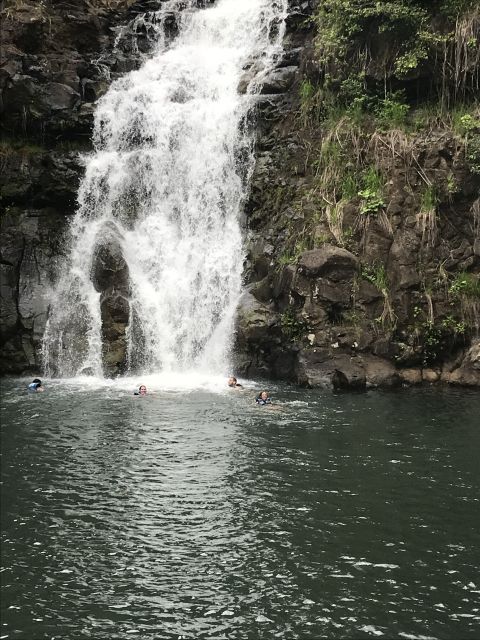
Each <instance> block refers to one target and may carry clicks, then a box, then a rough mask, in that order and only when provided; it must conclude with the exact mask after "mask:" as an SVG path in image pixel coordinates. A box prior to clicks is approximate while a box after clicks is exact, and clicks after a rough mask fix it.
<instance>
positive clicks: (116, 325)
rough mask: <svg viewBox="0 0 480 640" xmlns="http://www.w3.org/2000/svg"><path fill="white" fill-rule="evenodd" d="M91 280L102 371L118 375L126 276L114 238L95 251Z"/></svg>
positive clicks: (123, 357) (126, 311)
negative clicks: (97, 314)
mask: <svg viewBox="0 0 480 640" xmlns="http://www.w3.org/2000/svg"><path fill="white" fill-rule="evenodd" d="M92 282H93V285H94V287H95V289H96V290H97V291H99V292H101V294H102V295H101V296H100V311H101V317H102V343H103V354H102V355H103V365H104V370H105V373H107V374H108V375H118V374H121V373H123V372H124V371H125V370H126V367H127V338H126V330H127V327H128V322H129V318H130V304H129V297H130V278H129V272H128V266H127V263H126V262H125V259H124V257H123V255H122V250H121V248H120V245H119V244H118V243H117V242H115V241H114V240H111V241H109V242H107V243H106V244H104V245H102V246H101V247H99V249H98V251H97V252H96V254H95V258H94V263H93V266H92Z"/></svg>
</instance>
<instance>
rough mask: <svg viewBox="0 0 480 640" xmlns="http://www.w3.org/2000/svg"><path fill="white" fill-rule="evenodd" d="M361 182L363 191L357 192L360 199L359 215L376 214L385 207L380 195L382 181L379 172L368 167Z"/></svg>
mask: <svg viewBox="0 0 480 640" xmlns="http://www.w3.org/2000/svg"><path fill="white" fill-rule="evenodd" d="M362 182H363V185H362V186H363V189H362V190H361V191H359V192H358V195H359V196H360V198H362V203H361V206H360V213H361V214H363V215H368V214H370V213H378V211H380V210H381V209H383V208H384V207H385V201H384V199H383V195H382V189H383V183H384V180H383V178H382V176H381V174H380V172H379V171H378V170H377V169H376V168H375V167H369V168H368V169H367V170H366V171H365V173H364V175H363V180H362Z"/></svg>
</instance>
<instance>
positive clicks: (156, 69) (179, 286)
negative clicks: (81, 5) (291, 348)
mask: <svg viewBox="0 0 480 640" xmlns="http://www.w3.org/2000/svg"><path fill="white" fill-rule="evenodd" d="M196 5H197V2H196V1H195V0H189V2H186V1H185V0H166V2H164V3H163V4H162V9H161V10H160V11H159V12H158V15H157V26H158V24H160V26H161V21H162V16H163V15H167V13H170V15H171V12H172V11H176V13H177V16H178V24H179V33H178V36H177V38H176V39H175V40H174V42H173V43H172V44H171V45H170V46H166V45H165V39H164V38H162V37H159V44H158V47H157V50H156V52H155V53H154V55H153V56H152V57H151V58H150V59H149V60H148V61H147V62H146V63H145V64H144V65H143V66H142V68H141V69H139V70H138V71H134V72H131V73H129V74H128V75H126V76H125V77H123V78H122V79H120V80H118V81H116V82H114V83H113V85H112V86H111V88H110V89H109V91H108V92H107V93H106V94H105V96H104V97H103V98H102V99H101V100H100V101H99V103H98V106H97V110H96V115H95V130H94V147H95V152H94V153H93V154H91V155H90V156H89V157H87V158H86V172H85V177H84V179H83V181H82V184H81V187H80V191H79V197H78V200H79V208H78V212H77V214H76V216H75V219H74V220H73V223H72V226H71V245H70V247H71V248H70V255H69V257H68V259H67V261H66V263H65V264H64V265H63V267H62V269H61V274H60V277H59V280H58V283H57V285H56V287H55V289H54V291H53V292H52V300H51V305H50V314H49V320H48V322H47V327H46V331H45V336H44V343H43V352H44V364H45V368H46V372H47V374H52V373H53V374H55V375H60V376H75V375H78V374H81V373H85V372H88V373H92V374H94V375H97V376H101V375H102V373H103V365H102V319H101V311H100V296H101V294H100V292H99V291H97V290H96V288H95V286H94V283H93V281H92V269H94V261H95V259H96V256H97V254H98V250H99V247H101V246H102V245H104V244H105V243H111V242H114V243H115V244H116V246H118V247H120V250H121V253H122V255H123V259H124V261H125V262H126V265H127V266H128V273H129V282H130V284H129V314H130V315H129V325H128V329H127V333H126V335H127V340H128V358H129V362H130V363H131V364H132V363H134V364H135V366H137V367H138V368H140V369H141V370H143V371H145V372H153V371H172V372H178V371H183V370H186V369H199V368H201V369H202V370H203V371H210V372H216V373H220V372H223V370H224V368H225V366H226V358H227V355H228V348H229V345H230V343H231V337H232V329H233V317H234V313H235V308H236V305H237V302H238V298H239V295H240V291H241V275H242V268H243V259H244V254H243V249H242V234H241V227H240V215H241V209H242V204H243V203H244V200H245V195H246V190H247V188H248V177H249V174H250V171H251V167H252V145H251V135H250V133H249V131H248V128H247V127H246V126H245V119H246V116H247V114H248V112H249V110H250V109H251V106H252V100H253V94H254V93H255V91H256V88H258V86H260V84H261V80H262V75H263V74H265V73H267V72H268V68H269V67H271V65H272V64H273V61H274V60H275V59H276V57H277V56H278V55H279V53H280V52H281V42H282V38H283V29H284V18H285V14H286V5H287V0H218V2H217V3H216V4H215V5H214V6H211V7H209V8H206V9H197V8H196ZM158 31H159V33H161V31H162V30H161V29H158ZM253 61H261V64H260V65H258V66H259V68H262V69H263V71H262V72H259V73H258V74H257V76H256V78H254V79H253V80H252V81H251V83H250V86H249V89H248V90H247V93H246V94H245V95H240V94H239V93H238V90H237V88H238V84H239V80H240V79H241V77H242V74H243V73H244V68H245V66H246V65H248V64H251V63H252V62H253Z"/></svg>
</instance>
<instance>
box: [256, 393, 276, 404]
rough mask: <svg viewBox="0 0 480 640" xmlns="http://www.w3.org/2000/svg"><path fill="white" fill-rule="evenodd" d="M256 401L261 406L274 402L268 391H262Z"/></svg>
mask: <svg viewBox="0 0 480 640" xmlns="http://www.w3.org/2000/svg"><path fill="white" fill-rule="evenodd" d="M255 402H256V403H257V404H258V405H260V406H263V405H265V404H272V401H271V400H270V398H269V397H268V393H267V392H266V391H262V392H261V393H260V394H259V395H258V397H257V398H256V399H255Z"/></svg>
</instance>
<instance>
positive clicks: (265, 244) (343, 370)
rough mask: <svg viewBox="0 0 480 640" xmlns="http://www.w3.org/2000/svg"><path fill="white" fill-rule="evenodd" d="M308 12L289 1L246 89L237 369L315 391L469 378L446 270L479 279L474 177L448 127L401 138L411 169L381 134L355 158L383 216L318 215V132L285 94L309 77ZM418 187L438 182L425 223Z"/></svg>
mask: <svg viewBox="0 0 480 640" xmlns="http://www.w3.org/2000/svg"><path fill="white" fill-rule="evenodd" d="M315 6H316V3H314V2H307V1H305V2H302V1H301V0H299V1H296V0H295V1H294V0H292V2H290V16H289V18H288V25H287V26H288V29H287V36H286V40H285V44H286V50H285V55H284V57H283V59H282V60H281V61H279V62H278V66H277V69H275V70H274V71H273V72H272V73H271V74H270V77H269V78H267V81H266V83H265V85H264V87H263V90H262V94H261V95H259V96H258V103H257V118H258V119H257V134H258V135H257V157H256V166H255V170H254V173H253V178H252V184H251V192H250V198H249V201H248V202H247V205H246V214H247V225H248V230H249V239H250V244H249V246H248V252H247V261H246V281H247V289H248V293H249V296H250V297H249V298H248V299H245V298H244V299H242V301H241V304H240V308H239V313H238V322H237V345H236V347H237V349H236V351H237V357H238V366H239V369H240V370H241V371H243V372H248V373H254V372H260V373H262V375H272V376H276V377H279V378H284V379H289V380H293V381H296V382H299V383H301V384H305V385H308V386H324V387H328V388H350V389H365V388H368V387H370V386H372V387H375V386H393V385H396V384H417V383H435V382H440V381H443V382H447V383H450V384H464V385H471V386H480V370H479V367H478V366H477V364H478V363H477V362H476V358H477V355H478V354H477V355H476V353H477V352H476V351H475V348H474V347H475V345H476V344H477V342H476V340H477V338H476V336H477V335H478V324H479V320H478V316H479V312H478V300H477V302H475V301H472V300H470V301H469V300H466V299H461V298H459V297H457V298H455V299H452V297H451V293H450V292H449V282H451V278H452V275H451V274H461V273H462V272H464V271H467V272H468V273H471V274H473V275H474V276H477V277H480V249H479V246H480V236H479V232H480V225H479V222H478V221H479V220H480V199H479V193H480V176H479V175H478V173H477V174H475V173H474V172H472V171H470V170H469V168H468V166H467V162H466V157H465V145H464V144H463V143H462V141H461V140H459V139H458V136H456V135H454V134H453V133H452V132H451V131H448V130H445V129H442V128H439V130H438V131H436V130H430V131H424V132H420V133H419V134H418V135H417V134H415V135H410V136H406V137H405V141H406V146H405V148H404V149H403V151H405V152H406V153H407V155H408V153H411V160H412V164H411V165H409V164H408V161H407V160H405V162H403V161H402V160H401V154H397V156H395V158H394V160H393V161H392V149H393V142H392V140H390V141H388V140H386V141H384V142H385V145H384V147H382V145H378V144H375V145H373V144H372V148H374V152H371V154H370V155H368V151H367V152H366V154H367V155H366V158H365V162H364V165H363V166H367V164H369V165H370V166H376V167H379V170H380V171H381V173H382V175H383V176H384V177H385V185H384V188H383V189H384V190H383V198H384V202H385V210H384V211H382V212H377V214H375V215H368V216H365V215H363V214H361V213H360V198H355V197H353V198H352V199H351V200H350V201H349V202H347V203H343V205H342V204H341V209H335V210H334V211H333V210H332V209H330V214H332V213H333V214H335V216H337V214H338V215H339V217H336V218H335V219H334V218H333V217H331V218H330V219H328V217H327V215H326V214H327V211H326V210H327V209H328V207H326V203H327V202H328V203H329V205H330V207H331V206H332V202H330V201H329V200H323V198H322V196H321V192H322V188H321V186H322V185H321V183H320V182H319V180H321V175H319V171H318V162H317V168H316V166H315V160H316V159H317V158H318V157H319V155H320V145H321V142H322V135H324V134H325V131H322V127H321V126H320V125H313V124H311V123H310V124H309V125H308V126H307V125H306V124H304V120H303V115H302V114H303V111H302V104H301V101H300V99H299V95H300V93H301V86H302V81H304V80H305V79H308V80H311V81H312V82H313V84H315V82H316V79H317V78H318V74H319V69H318V64H317V62H316V59H315V52H314V42H313V29H312V28H311V26H309V25H312V20H311V19H309V18H311V16H312V12H313V10H314V8H315ZM254 71H255V69H254V68H253V67H252V68H250V69H247V70H246V72H245V76H244V78H243V79H242V82H241V86H240V90H245V88H246V86H247V84H248V82H249V81H250V80H251V77H252V74H253V72H254ZM315 108H316V107H315ZM378 134H379V132H378V131H377V132H376V135H377V137H378ZM365 135H366V136H367V138H368V135H369V134H368V133H365ZM340 144H342V143H340ZM382 144H383V143H382ZM403 151H402V153H403ZM394 155H395V154H394ZM406 157H407V156H406ZM408 157H410V156H408ZM347 160H348V159H347ZM354 164H355V163H353V165H352V166H354ZM412 166H413V167H414V168H413V170H412ZM359 171H360V170H359ZM360 175H361V173H359V176H360ZM426 183H428V184H430V185H434V186H435V190H436V194H437V195H439V194H441V192H442V189H443V196H442V197H440V196H439V202H438V205H437V209H436V213H435V220H434V222H435V224H434V225H431V226H430V228H429V225H428V224H426V223H425V219H422V217H421V215H420V214H419V211H420V202H421V200H422V196H423V195H424V194H425V184H426ZM337 195H338V194H337ZM337 199H338V198H337ZM334 200H335V198H334ZM342 206H343V208H342ZM340 214H341V215H340ZM345 231H347V232H348V235H347V234H346V233H345ZM342 234H343V235H342ZM306 248H308V250H305V249H306ZM446 272H448V274H449V275H447V276H445V273H446ZM445 277H446V279H445ZM439 278H443V280H442V282H443V285H442V286H437V287H432V286H430V285H429V283H435V282H438V280H439ZM475 315H476V316H477V318H476V319H475ZM452 318H453V320H452ZM455 323H456V324H455ZM453 325H455V326H454V327H453V328H452V326H453ZM455 327H456V328H455ZM457 329H459V332H458V331H457Z"/></svg>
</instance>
